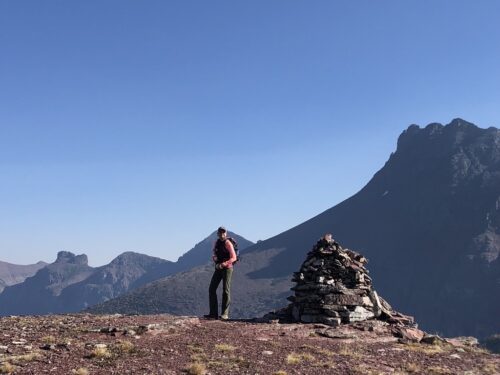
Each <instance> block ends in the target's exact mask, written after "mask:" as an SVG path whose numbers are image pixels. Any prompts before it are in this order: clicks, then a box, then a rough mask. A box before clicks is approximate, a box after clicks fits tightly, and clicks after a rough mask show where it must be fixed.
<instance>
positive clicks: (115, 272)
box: [0, 232, 253, 315]
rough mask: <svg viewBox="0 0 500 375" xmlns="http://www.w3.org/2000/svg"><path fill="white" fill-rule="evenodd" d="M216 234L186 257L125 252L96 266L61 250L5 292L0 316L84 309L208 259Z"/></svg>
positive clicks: (242, 243)
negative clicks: (178, 257)
mask: <svg viewBox="0 0 500 375" xmlns="http://www.w3.org/2000/svg"><path fill="white" fill-rule="evenodd" d="M230 235H231V236H232V237H234V238H235V239H236V240H237V241H238V243H239V245H240V247H241V248H244V247H246V246H248V245H249V244H253V243H252V242H250V241H248V240H246V239H245V238H243V237H241V236H239V235H237V234H235V233H232V232H230ZM215 238H216V234H215V232H213V233H212V234H210V235H209V236H208V237H207V238H206V239H204V240H203V241H201V242H200V243H198V244H197V245H196V246H195V247H194V248H193V249H191V250H189V251H188V252H187V253H185V254H184V255H183V256H182V257H181V258H182V259H183V261H181V262H171V261H167V260H164V259H161V258H156V257H151V256H148V255H145V254H139V253H135V252H125V253H122V254H120V255H119V256H117V257H116V258H115V259H113V260H112V261H111V262H110V263H109V264H107V265H104V266H101V267H97V268H92V267H90V266H89V265H88V259H87V256H86V255H85V254H82V255H75V254H73V253H71V252H67V251H61V252H59V253H58V255H57V259H56V261H55V262H54V263H51V264H49V265H47V266H46V267H44V268H42V269H41V270H39V271H38V272H37V273H36V274H35V275H33V276H32V277H30V278H27V279H26V280H25V281H24V282H23V283H20V284H17V285H14V286H11V287H7V288H6V289H5V290H4V292H3V293H0V315H10V314H16V315H25V314H48V313H67V312H76V311H80V310H82V309H84V308H87V307H89V306H92V305H94V304H97V303H101V302H104V301H107V300H109V299H112V298H115V297H118V296H120V295H121V294H123V293H125V292H128V291H130V290H133V289H135V288H138V287H140V286H142V285H144V284H146V283H149V282H151V281H154V280H156V279H158V278H162V277H165V276H167V275H171V274H174V273H176V272H179V271H182V270H184V269H185V268H186V267H192V266H193V265H199V264H203V263H207V262H209V261H210V257H211V249H212V245H213V241H214V240H215Z"/></svg>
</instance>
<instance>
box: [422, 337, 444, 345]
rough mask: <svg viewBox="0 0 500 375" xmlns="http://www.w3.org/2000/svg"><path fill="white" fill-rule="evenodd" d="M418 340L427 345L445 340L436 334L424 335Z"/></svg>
mask: <svg viewBox="0 0 500 375" xmlns="http://www.w3.org/2000/svg"><path fill="white" fill-rule="evenodd" d="M420 342H422V343H423V344H429V345H439V344H444V343H445V342H446V341H445V340H444V339H442V338H441V337H439V336H437V335H425V336H424V337H423V338H422V340H420Z"/></svg>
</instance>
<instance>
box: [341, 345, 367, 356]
mask: <svg viewBox="0 0 500 375" xmlns="http://www.w3.org/2000/svg"><path fill="white" fill-rule="evenodd" d="M360 350H361V349H359V348H357V347H355V346H352V345H349V346H348V345H344V346H341V347H340V348H339V351H338V353H337V354H339V355H342V356H344V357H351V358H356V359H360V358H362V357H363V354H362V353H360Z"/></svg>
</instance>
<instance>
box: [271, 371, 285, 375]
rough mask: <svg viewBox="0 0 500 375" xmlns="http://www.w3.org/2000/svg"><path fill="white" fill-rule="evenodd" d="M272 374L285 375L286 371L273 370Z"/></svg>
mask: <svg viewBox="0 0 500 375" xmlns="http://www.w3.org/2000/svg"><path fill="white" fill-rule="evenodd" d="M273 375H287V373H286V371H283V370H279V371H275V372H273Z"/></svg>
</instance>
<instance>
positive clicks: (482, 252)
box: [96, 119, 500, 337]
mask: <svg viewBox="0 0 500 375" xmlns="http://www.w3.org/2000/svg"><path fill="white" fill-rule="evenodd" d="M340 183H342V182H341V181H340V180H339V184H340ZM332 188H335V186H332ZM325 233H333V235H334V237H335V238H336V239H338V240H339V241H340V242H341V243H343V244H344V245H345V246H347V247H351V248H354V249H356V250H359V251H360V252H362V253H363V254H364V255H366V256H367V257H368V258H369V259H370V270H371V276H372V278H373V283H374V287H375V288H376V289H377V291H379V292H380V293H381V294H382V295H383V296H384V297H386V298H387V299H388V300H389V301H391V304H392V305H393V307H394V308H396V309H398V310H400V311H402V312H403V313H408V314H411V315H413V316H415V319H416V321H417V322H419V323H420V325H421V327H422V328H424V329H426V330H428V331H436V332H440V333H442V334H445V335H449V336H457V335H474V336H479V337H484V336H487V335H489V334H492V333H495V332H500V320H498V316H499V315H500V299H499V298H498V296H499V295H500V282H499V280H500V260H499V248H500V242H499V238H500V130H498V129H496V128H488V129H481V128H478V127H477V126H475V125H474V124H471V123H468V122H466V121H464V120H461V119H455V120H453V121H452V122H451V123H450V124H448V125H446V126H444V125H441V124H435V123H434V124H430V125H428V126H426V127H425V128H420V127H419V126H417V125H411V126H410V127H409V128H408V129H407V130H405V131H404V132H403V133H402V134H401V136H400V137H399V139H398V143H397V150H396V151H395V152H394V153H393V154H391V156H390V158H389V160H388V161H387V162H386V164H385V165H384V167H383V168H382V169H381V170H380V171H378V172H377V173H376V174H375V175H374V176H373V178H372V179H371V180H370V181H369V183H368V184H367V185H366V186H365V187H364V188H363V189H362V190H361V191H359V192H358V193H357V194H355V195H354V196H352V197H351V198H349V199H347V200H345V201H344V202H342V203H340V204H338V205H336V206H335V207H332V208H330V209H328V210H327V211H325V212H323V213H321V214H319V215H318V216H316V217H314V218H312V219H310V220H308V221H306V222H304V223H302V224H300V225H298V226H296V227H294V228H291V229H289V230H288V231H285V232H283V233H281V234H279V235H277V236H275V237H272V238H270V239H268V240H265V241H262V242H259V243H257V244H255V245H253V246H251V247H249V248H248V249H247V250H246V251H245V252H244V257H243V261H242V262H241V264H239V265H238V268H237V269H236V271H235V277H237V279H236V278H235V282H234V287H233V290H234V293H233V294H234V307H233V316H246V317H249V316H255V315H259V314H263V313H265V312H267V311H269V310H270V309H272V308H276V307H279V306H283V305H284V304H286V300H285V298H286V297H287V296H288V295H290V292H289V291H288V288H289V287H290V286H291V283H290V282H289V281H288V280H290V278H291V275H292V273H293V272H294V271H295V270H296V269H298V267H299V266H300V264H301V262H302V260H303V258H304V256H305V253H306V252H307V251H308V250H309V248H310V244H311V243H314V241H316V240H317V239H318V238H319V237H321V236H322V235H323V234H325ZM210 273H211V270H210V269H209V268H206V269H202V268H196V269H193V270H192V271H189V272H184V273H182V274H180V275H177V276H172V277H169V278H167V279H165V280H163V281H157V282H156V283H154V285H152V287H151V288H152V290H156V292H157V293H156V294H155V293H151V295H150V297H151V298H156V299H158V300H163V301H171V303H170V304H164V303H161V302H159V303H158V305H157V306H156V307H155V309H153V310H151V311H166V312H174V313H182V314H190V313H193V312H195V311H196V312H197V311H206V303H207V302H206V296H205V295H206V291H205V289H206V286H207V285H208V280H209V278H210ZM236 275H238V276H236ZM181 278H182V280H183V282H180V281H181ZM178 281H179V282H178ZM198 289H200V290H198ZM238 292H239V293H240V294H238ZM142 293H148V287H145V288H143V290H142ZM195 294H196V295H199V297H200V298H197V299H196V300H193V301H190V303H188V304H182V302H181V301H179V299H178V298H177V297H176V296H186V295H195ZM155 296H156V297H155ZM120 301H123V303H120ZM149 304H150V305H151V304H154V301H149ZM125 306H128V307H127V308H125ZM121 307H123V309H122V311H127V309H128V311H134V312H141V311H143V310H144V309H146V307H145V306H144V305H142V307H141V295H140V294H139V293H136V294H134V295H132V294H131V295H128V296H124V298H123V299H122V300H120V299H118V300H115V301H110V303H109V304H108V305H106V304H105V305H102V306H99V308H98V309H97V310H98V311H108V312H110V311H114V310H116V309H120V308H121ZM97 310H96V311H97Z"/></svg>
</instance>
